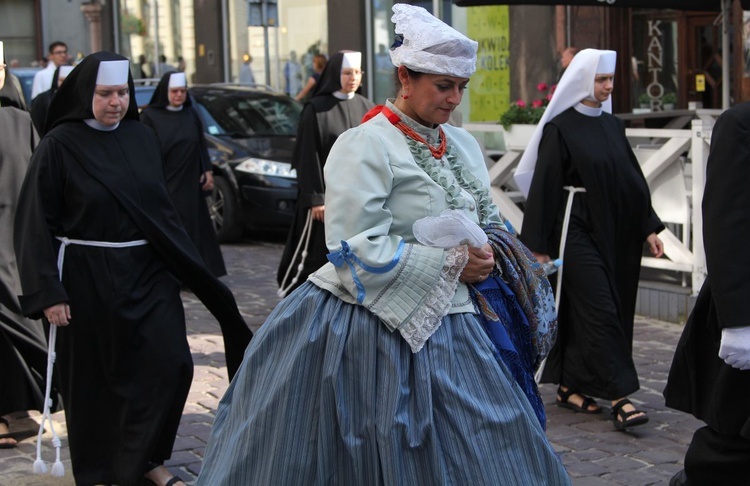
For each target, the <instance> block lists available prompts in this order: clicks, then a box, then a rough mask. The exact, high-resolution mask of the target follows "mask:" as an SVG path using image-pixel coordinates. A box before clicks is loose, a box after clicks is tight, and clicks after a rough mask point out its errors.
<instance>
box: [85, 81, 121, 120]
mask: <svg viewBox="0 0 750 486" xmlns="http://www.w3.org/2000/svg"><path fill="white" fill-rule="evenodd" d="M129 104H130V91H129V88H128V85H127V83H125V84H118V85H112V86H107V85H102V84H97V85H96V88H95V89H94V102H93V106H92V109H93V111H94V118H95V119H96V121H98V122H99V123H101V124H102V125H106V126H112V125H114V124H116V123H117V122H119V121H120V120H122V119H123V118H124V117H125V113H127V111H128V105H129Z"/></svg>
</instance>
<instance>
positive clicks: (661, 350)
mask: <svg viewBox="0 0 750 486" xmlns="http://www.w3.org/2000/svg"><path fill="white" fill-rule="evenodd" d="M282 248H283V243H281V242H280V240H279V239H278V238H277V239H276V240H275V241H246V242H243V243H242V244H237V245H224V246H222V250H223V252H224V258H225V260H226V264H227V269H228V271H229V276H228V277H224V278H223V280H224V282H225V283H227V285H229V287H230V288H231V289H232V290H233V292H234V294H235V296H236V298H237V302H238V303H239V306H240V310H241V311H242V313H243V315H244V316H245V319H246V321H247V323H248V324H249V325H250V326H251V328H252V329H253V331H256V330H257V329H258V328H259V327H260V325H261V324H262V323H263V321H264V320H265V318H266V316H267V315H268V314H269V313H270V311H271V310H272V309H273V307H274V306H275V305H276V303H277V302H278V300H279V299H278V297H277V296H276V289H277V286H276V269H277V263H278V260H279V258H280V255H281V251H282ZM182 296H183V300H184V303H185V309H186V316H187V319H188V322H187V328H188V339H189V343H190V347H191V349H192V353H193V360H194V363H195V376H194V379H193V384H192V388H191V391H190V396H189V398H188V402H187V404H186V405H185V410H184V413H183V416H182V422H181V425H180V429H179V433H178V437H177V441H176V443H175V447H174V454H173V456H172V459H171V460H170V461H169V462H168V463H167V466H168V467H169V469H170V470H171V471H172V472H173V473H174V474H177V475H179V476H180V477H182V478H183V479H185V480H186V482H187V483H188V484H192V483H193V482H194V480H195V477H196V476H197V474H198V472H199V471H200V466H201V459H202V456H203V453H204V449H205V446H206V441H207V439H208V435H209V431H210V429H211V424H212V421H213V413H214V411H215V409H216V407H217V405H218V403H219V400H220V398H221V396H222V394H223V393H224V391H225V390H226V388H227V386H228V382H227V374H226V368H225V366H224V353H223V343H222V338H221V334H220V333H219V326H218V324H216V323H215V321H214V320H213V318H212V317H211V316H210V315H209V314H208V312H207V311H206V310H205V309H204V308H203V306H202V305H201V304H200V302H199V301H198V300H197V299H196V298H195V296H193V295H192V294H191V293H189V292H183V295H182ZM681 329H682V327H681V326H679V325H676V324H671V323H667V322H661V321H656V320H650V319H643V318H637V320H636V327H635V342H634V355H635V363H636V367H637V369H638V372H639V376H640V379H641V390H640V391H639V392H637V393H636V394H634V395H633V396H632V397H631V400H633V402H634V403H636V405H637V406H639V407H641V408H643V409H644V410H646V411H648V413H649V416H650V419H651V421H650V422H649V423H648V424H647V425H645V426H642V427H638V428H636V429H633V430H632V432H628V433H623V432H617V431H615V429H614V427H613V425H612V422H611V421H610V420H609V413H608V412H609V407H608V403H607V407H605V410H604V413H602V414H600V415H585V414H576V413H573V412H571V411H569V410H565V409H562V408H559V407H556V406H555V405H554V400H555V387H554V386H552V385H545V386H543V387H542V396H543V398H544V402H545V404H547V413H548V430H547V434H548V436H549V438H550V440H551V442H552V443H553V444H554V446H555V449H556V450H557V451H558V452H559V453H560V454H561V456H562V458H563V462H564V463H565V466H566V467H567V470H568V472H569V474H570V475H571V477H572V478H573V482H574V484H575V485H577V486H578V485H580V486H586V485H652V484H664V485H666V484H667V483H668V481H669V478H670V477H671V476H672V475H673V474H674V473H675V472H677V471H678V470H679V469H681V468H682V465H681V464H682V459H683V456H684V453H685V450H686V448H687V445H688V443H689V442H690V439H691V437H692V433H693V431H694V430H695V429H696V428H698V427H699V426H700V422H698V421H696V420H694V419H693V418H692V417H690V416H688V415H685V414H683V413H680V412H676V411H673V410H669V409H667V408H665V406H664V399H663V398H662V395H661V393H662V390H663V388H664V385H665V383H666V378H667V371H668V368H669V365H670V363H671V360H672V354H673V351H674V348H675V345H676V343H677V340H678V338H679V335H680V332H681ZM600 403H602V404H604V402H602V401H601V400H600ZM54 418H55V425H56V429H57V431H58V433H59V434H60V436H61V438H62V439H63V446H64V447H63V459H64V464H65V468H66V476H65V477H64V478H53V477H51V476H49V475H47V476H35V475H33V473H32V470H33V462H34V459H35V454H36V452H35V449H36V447H35V443H36V441H35V439H36V437H35V430H34V427H35V426H36V424H37V421H38V417H37V416H32V417H31V418H19V419H17V420H15V421H12V422H11V430H12V431H14V432H15V431H22V430H28V435H29V436H28V437H27V438H25V439H24V440H22V441H21V442H20V444H19V446H18V447H17V448H15V449H3V450H0V484H1V485H8V486H11V485H13V486H24V485H59V486H63V485H65V486H67V485H72V484H73V479H72V472H71V466H70V460H69V450H68V449H67V434H66V433H65V424H64V415H63V413H62V412H59V413H57V414H55V415H54ZM49 437H51V434H50V433H49V431H48V432H47V433H46V434H45V442H44V447H43V458H44V459H45V460H46V461H48V462H50V461H52V460H54V450H53V449H52V448H51V445H50V441H49V440H48V438H49ZM238 446H241V444H238ZM238 486H241V485H238Z"/></svg>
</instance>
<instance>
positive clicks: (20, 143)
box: [0, 41, 59, 449]
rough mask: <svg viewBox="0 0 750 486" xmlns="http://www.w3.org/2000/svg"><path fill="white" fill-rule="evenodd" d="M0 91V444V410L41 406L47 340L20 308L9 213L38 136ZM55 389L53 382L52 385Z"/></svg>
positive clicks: (4, 425) (4, 427)
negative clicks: (0, 95) (0, 372)
mask: <svg viewBox="0 0 750 486" xmlns="http://www.w3.org/2000/svg"><path fill="white" fill-rule="evenodd" d="M3 47H4V44H3V42H2V41H0V94H2V93H9V92H10V91H11V90H14V89H17V88H16V85H15V83H12V82H11V83H8V85H7V89H6V82H7V81H8V78H6V75H7V74H8V73H7V72H6V70H5V68H6V66H5V58H4V48H3ZM21 97H22V94H21V93H20V92H17V93H16V95H15V96H11V95H10V94H8V95H7V97H0V370H2V375H1V376H0V449H8V448H13V447H16V445H17V443H18V442H17V440H16V437H15V436H14V434H11V433H10V429H9V425H10V424H9V419H8V418H6V417H5V416H6V415H8V414H10V413H13V412H19V411H28V410H40V411H41V410H42V409H43V408H44V386H45V380H44V377H45V370H46V366H47V346H46V339H45V337H44V329H43V328H42V323H41V321H39V320H31V319H27V318H26V317H24V316H23V314H22V313H21V306H20V304H19V302H18V295H19V294H20V293H21V284H20V282H19V277H18V269H17V264H16V255H15V253H14V252H13V218H14V216H15V212H16V202H17V200H18V193H19V192H20V190H21V184H22V183H23V178H24V175H25V174H26V169H27V168H28V166H29V160H30V159H31V153H32V151H33V150H34V148H35V147H36V145H37V143H39V138H38V136H37V133H36V131H35V130H34V125H33V124H32V123H31V117H30V116H29V114H28V113H27V112H26V111H25V110H23V109H21V108H19V107H17V106H14V105H13V104H11V103H7V104H6V103H5V102H4V101H3V100H5V99H11V98H18V99H20V98H21ZM53 389H54V390H56V389H57V386H55V387H54V388H53ZM51 395H52V398H53V404H52V406H51V409H52V410H53V411H54V410H56V409H57V407H58V405H59V400H58V395H57V392H56V391H55V392H54V393H52V394H51Z"/></svg>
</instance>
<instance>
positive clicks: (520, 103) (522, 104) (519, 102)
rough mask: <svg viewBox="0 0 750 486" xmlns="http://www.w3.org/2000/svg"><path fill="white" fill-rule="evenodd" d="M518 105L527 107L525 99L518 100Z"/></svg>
mask: <svg viewBox="0 0 750 486" xmlns="http://www.w3.org/2000/svg"><path fill="white" fill-rule="evenodd" d="M516 105H518V106H519V107H521V108H526V102H525V101H524V100H517V101H516Z"/></svg>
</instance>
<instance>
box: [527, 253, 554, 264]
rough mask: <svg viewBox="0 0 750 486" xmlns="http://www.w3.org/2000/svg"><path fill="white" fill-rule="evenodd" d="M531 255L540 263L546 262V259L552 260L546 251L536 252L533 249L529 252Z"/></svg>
mask: <svg viewBox="0 0 750 486" xmlns="http://www.w3.org/2000/svg"><path fill="white" fill-rule="evenodd" d="M531 254H532V255H534V258H536V261H538V262H539V263H540V264H543V263H547V262H548V261H550V260H552V258H550V256H549V255H547V254H546V253H537V252H535V251H532V252H531Z"/></svg>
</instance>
